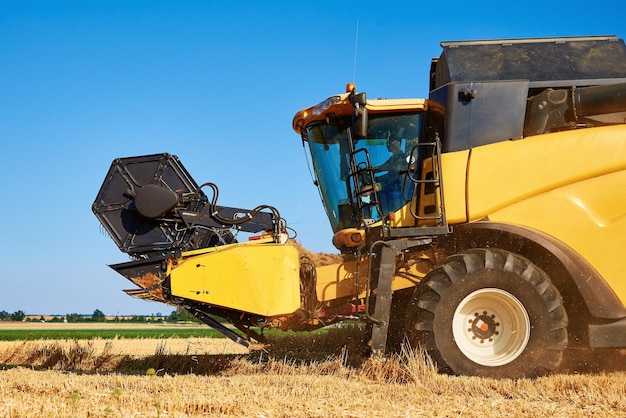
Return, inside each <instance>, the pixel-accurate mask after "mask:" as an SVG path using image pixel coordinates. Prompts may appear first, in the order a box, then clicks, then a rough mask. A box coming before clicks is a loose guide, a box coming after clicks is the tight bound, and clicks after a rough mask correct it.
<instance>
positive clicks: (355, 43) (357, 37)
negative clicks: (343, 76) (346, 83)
mask: <svg viewBox="0 0 626 418" xmlns="http://www.w3.org/2000/svg"><path fill="white" fill-rule="evenodd" d="M358 46H359V21H358V20H357V21H356V39H355V40H354V65H353V68H352V82H353V83H356V51H357V47H358Z"/></svg>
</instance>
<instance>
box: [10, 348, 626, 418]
mask: <svg viewBox="0 0 626 418" xmlns="http://www.w3.org/2000/svg"><path fill="white" fill-rule="evenodd" d="M624 378H625V375H624V374H623V373H615V374H603V375H590V376H568V375H554V376H550V377H545V378H540V379H536V380H523V379H522V380H517V381H513V380H490V379H481V378H462V377H450V376H442V375H438V374H436V373H435V372H434V370H433V369H432V367H429V366H428V365H427V364H426V363H425V362H424V361H423V358H420V357H419V356H418V355H415V354H410V353H405V356H404V357H396V358H392V359H389V360H387V361H386V362H382V361H379V360H373V359H370V360H367V362H366V363H365V364H364V365H363V367H362V368H359V369H353V368H348V367H345V366H344V365H343V364H342V362H341V361H340V360H334V361H333V360H328V361H326V362H323V363H316V364H308V365H299V364H294V363H293V362H288V361H277V360H269V361H267V362H265V363H262V364H261V363H250V362H248V361H247V360H245V359H238V360H234V361H233V362H231V363H230V364H229V366H228V368H227V369H224V370H222V371H221V372H220V373H219V374H215V375H210V376H203V375H196V374H186V375H172V374H164V373H163V372H160V371H153V370H149V371H148V373H147V374H143V375H130V376H129V375H120V374H105V375H102V374H76V373H67V372H63V371H55V370H48V371H34V370H31V369H27V368H13V369H8V370H3V371H0V379H1V381H2V385H1V386H0V399H1V400H0V416H3V417H23V416H50V417H61V416H63V417H65V416H76V417H86V416H124V417H130V416H134V417H148V416H151V417H155V416H161V417H201V416H203V417H206V416H236V417H267V418H269V417H422V416H429V417H430V416H432V417H438V416H440V417H443V416H461V415H462V416H468V417H479V416H480V417H484V416H498V415H501V416H528V417H531V416H532V417H534V416H547V415H550V416H554V417H571V416H594V417H614V416H624V415H626V407H625V405H624V402H623V395H624V391H625V389H626V388H625V383H624V382H625V379H624Z"/></svg>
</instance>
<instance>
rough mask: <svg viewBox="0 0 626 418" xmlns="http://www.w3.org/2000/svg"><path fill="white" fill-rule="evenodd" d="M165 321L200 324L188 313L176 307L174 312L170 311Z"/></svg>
mask: <svg viewBox="0 0 626 418" xmlns="http://www.w3.org/2000/svg"><path fill="white" fill-rule="evenodd" d="M167 319H168V321H172V322H200V321H198V318H196V317H195V316H193V315H192V314H190V313H189V311H187V310H186V309H185V308H182V307H178V308H176V310H175V311H172V313H171V314H170V316H169V317H168V318H167Z"/></svg>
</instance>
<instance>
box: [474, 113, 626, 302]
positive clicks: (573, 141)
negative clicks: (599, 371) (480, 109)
mask: <svg viewBox="0 0 626 418" xmlns="http://www.w3.org/2000/svg"><path fill="white" fill-rule="evenodd" d="M470 158H471V160H470V169H469V173H470V174H469V178H468V203H469V213H470V216H471V218H473V219H477V218H481V217H484V216H488V218H489V219H490V220H492V221H497V222H504V223H510V224H516V225H523V226H526V227H530V228H533V229H537V230H540V231H543V232H545V233H547V234H550V235H552V236H553V237H555V238H556V239H558V240H559V241H561V242H563V243H565V244H567V245H568V246H569V247H570V248H572V249H573V250H574V251H576V252H577V253H578V254H580V255H581V256H582V257H584V258H585V259H586V260H587V261H588V262H589V263H590V264H591V266H593V267H594V268H595V269H596V271H598V273H599V274H600V275H601V276H602V277H603V278H604V279H605V280H606V281H607V283H608V284H609V285H610V286H611V288H612V289H613V290H614V291H615V292H616V294H617V296H618V297H619V298H620V300H621V301H622V302H623V303H624V304H625V305H626V279H625V278H624V265H623V264H622V263H620V262H618V261H617V260H618V258H619V257H620V254H621V251H622V250H623V249H624V248H626V126H623V125H622V126H612V127H605V128H596V129H585V130H579V131H575V132H571V131H570V132H562V133H555V134H550V135H542V136H537V137H531V138H526V139H524V140H523V141H515V142H504V143H499V144H494V145H490V146H485V147H481V148H475V149H474V150H472V154H471V157H470Z"/></svg>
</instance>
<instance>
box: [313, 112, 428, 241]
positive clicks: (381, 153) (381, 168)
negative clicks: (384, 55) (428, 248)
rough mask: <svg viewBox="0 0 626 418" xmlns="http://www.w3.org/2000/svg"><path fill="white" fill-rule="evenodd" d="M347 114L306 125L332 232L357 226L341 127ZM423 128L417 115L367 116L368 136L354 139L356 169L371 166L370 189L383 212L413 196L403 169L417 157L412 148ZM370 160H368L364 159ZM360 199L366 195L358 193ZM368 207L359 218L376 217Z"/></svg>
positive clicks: (346, 146)
mask: <svg viewBox="0 0 626 418" xmlns="http://www.w3.org/2000/svg"><path fill="white" fill-rule="evenodd" d="M351 120H352V119H351V117H347V118H341V119H336V120H332V121H331V122H330V123H325V122H317V123H313V124H310V125H309V126H307V128H306V135H307V140H308V143H309V148H310V151H311V157H312V159H313V168H314V171H315V178H316V180H317V182H318V185H319V190H320V194H321V196H322V200H323V203H324V207H325V209H326V213H327V215H328V219H329V220H330V222H331V225H332V228H333V231H335V232H337V231H338V230H340V229H343V228H347V227H350V226H358V223H359V222H358V220H357V218H358V216H356V215H355V212H356V211H357V204H356V201H355V195H354V186H353V185H352V182H353V178H352V176H351V171H350V152H351V147H350V145H349V144H348V139H347V133H346V130H347V128H348V127H349V126H350V123H351ZM421 129H422V114H421V113H411V114H397V113H394V114H385V115H380V116H376V115H375V114H370V117H369V125H368V135H367V138H364V139H360V140H358V141H356V142H355V143H354V151H355V152H354V158H355V165H356V167H357V168H364V167H366V166H371V167H373V169H374V171H373V173H374V177H375V179H374V181H373V183H374V184H375V186H374V187H375V189H376V191H377V195H378V201H379V202H380V206H381V209H382V214H386V213H390V212H395V211H397V210H398V209H400V208H401V207H402V206H404V205H405V204H406V203H407V202H408V201H409V200H410V199H411V195H412V192H413V191H412V183H411V182H410V181H407V180H408V178H407V169H408V167H409V165H410V164H415V163H416V162H417V161H416V160H417V159H418V155H417V151H416V149H414V147H415V145H416V144H417V142H418V141H419V136H420V133H421ZM368 160H369V161H368ZM360 199H362V200H363V199H365V196H364V195H360ZM378 212H379V210H377V209H375V208H372V210H371V211H370V213H369V214H367V213H366V214H364V215H365V216H364V217H367V218H371V219H372V220H373V221H377V220H379V219H381V213H378Z"/></svg>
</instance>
